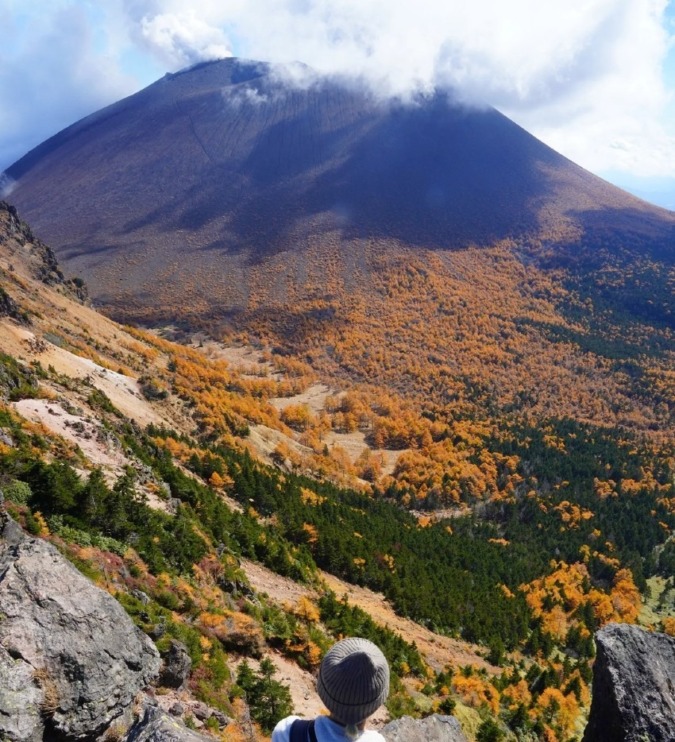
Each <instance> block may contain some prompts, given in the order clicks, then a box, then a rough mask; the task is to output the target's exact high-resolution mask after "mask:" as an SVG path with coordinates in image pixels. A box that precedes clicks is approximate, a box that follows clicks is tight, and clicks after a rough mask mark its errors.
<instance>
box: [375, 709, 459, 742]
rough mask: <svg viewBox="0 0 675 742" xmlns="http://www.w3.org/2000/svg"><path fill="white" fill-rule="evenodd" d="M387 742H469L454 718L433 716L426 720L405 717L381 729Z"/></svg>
mask: <svg viewBox="0 0 675 742" xmlns="http://www.w3.org/2000/svg"><path fill="white" fill-rule="evenodd" d="M380 734H382V736H383V737H384V738H385V739H386V740H387V742H417V740H425V742H467V738H466V737H465V736H464V732H463V731H462V727H461V726H460V725H459V721H458V720H457V719H456V718H455V717H454V716H441V715H440V714H433V715H432V716H427V717H426V719H412V718H411V717H410V716H403V717H401V718H400V719H396V720H395V721H390V722H389V724H387V725H386V726H385V727H383V728H382V729H380Z"/></svg>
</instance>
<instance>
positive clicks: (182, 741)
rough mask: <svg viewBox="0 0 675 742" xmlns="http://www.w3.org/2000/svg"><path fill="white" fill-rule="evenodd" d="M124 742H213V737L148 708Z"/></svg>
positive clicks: (151, 707)
mask: <svg viewBox="0 0 675 742" xmlns="http://www.w3.org/2000/svg"><path fill="white" fill-rule="evenodd" d="M124 742H213V737H205V736H204V735H203V734H198V733H197V732H193V731H192V730H191V729H188V728H187V727H186V726H185V724H183V723H182V722H180V721H178V719H176V718H174V717H172V716H169V715H168V714H165V713H163V712H162V711H160V709H158V708H155V707H153V706H148V707H147V708H146V709H145V713H144V714H143V718H142V719H141V720H140V721H139V722H137V723H136V724H135V725H134V726H133V727H132V729H131V730H130V731H129V734H128V735H127V736H126V737H125V738H124Z"/></svg>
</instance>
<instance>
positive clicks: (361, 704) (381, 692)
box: [272, 638, 389, 742]
mask: <svg viewBox="0 0 675 742" xmlns="http://www.w3.org/2000/svg"><path fill="white" fill-rule="evenodd" d="M317 692H318V693H319V697H320V698H321V700H322V701H323V703H324V705H325V706H326V708H327V709H328V711H330V716H329V717H328V716H319V717H317V718H316V719H315V720H314V721H313V722H312V724H311V725H307V724H306V723H300V724H297V723H296V722H298V721H299V717H297V716H289V717H287V718H285V719H282V720H281V721H280V722H279V723H278V724H277V725H276V727H275V728H274V732H273V733H272V742H314V740H316V742H345V741H351V740H359V742H384V737H383V736H382V735H381V734H379V733H378V732H374V731H371V730H366V729H365V724H366V720H367V719H368V717H369V716H371V714H373V713H375V711H377V709H378V708H379V707H380V706H381V705H382V704H383V703H384V702H385V701H386V700H387V696H388V695H389V665H388V663H387V660H386V658H385V656H384V655H383V654H382V652H381V651H380V650H379V648H378V647H377V646H376V645H375V644H373V643H372V642H370V641H368V640H367V639H357V638H350V639H343V640H342V641H340V642H338V643H337V644H335V645H334V646H333V647H332V648H331V649H330V650H329V651H328V653H327V654H326V656H325V657H324V658H323V661H322V663H321V667H320V668H319V677H318V679H317ZM294 724H295V727H294ZM307 726H310V728H309V729H306V728H305V727H307ZM299 733H300V736H299ZM312 733H313V734H312Z"/></svg>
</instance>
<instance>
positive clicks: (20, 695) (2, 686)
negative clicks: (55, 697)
mask: <svg viewBox="0 0 675 742" xmlns="http://www.w3.org/2000/svg"><path fill="white" fill-rule="evenodd" d="M43 703H44V693H43V691H42V689H41V688H40V687H39V686H38V684H37V682H36V679H35V673H34V670H33V668H32V667H31V666H30V665H29V664H28V663H27V662H24V661H23V660H22V659H14V658H13V657H11V656H10V654H9V652H7V650H5V649H4V648H3V647H2V646H0V739H3V740H8V741H9V742H16V741H17V740H24V741H25V742H39V741H40V740H42V734H43V731H44V730H43V724H42V714H41V709H42V706H43Z"/></svg>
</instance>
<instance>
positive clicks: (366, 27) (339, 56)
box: [127, 0, 675, 174]
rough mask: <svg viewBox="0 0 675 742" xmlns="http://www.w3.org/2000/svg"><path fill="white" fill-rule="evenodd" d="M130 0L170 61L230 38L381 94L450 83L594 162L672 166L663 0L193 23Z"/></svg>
mask: <svg viewBox="0 0 675 742" xmlns="http://www.w3.org/2000/svg"><path fill="white" fill-rule="evenodd" d="M127 4H128V8H129V9H130V10H131V11H132V12H133V13H135V15H136V18H137V20H138V21H139V22H140V23H141V25H142V26H143V29H144V33H145V34H146V37H148V38H150V37H152V38H153V40H154V44H155V47H156V48H157V49H162V50H163V51H164V52H166V53H167V54H168V55H169V56H170V57H171V59H172V62H173V64H179V63H180V62H181V61H183V62H185V63H187V62H189V61H195V55H196V56H197V57H199V58H204V57H206V56H209V55H216V54H218V53H228V52H229V50H230V49H231V48H234V49H235V51H236V53H237V54H238V55H239V56H247V57H249V58H253V59H265V60H272V61H276V62H288V63H290V62H294V61H296V62H297V61H301V62H304V63H306V64H308V65H309V66H310V67H313V68H315V69H316V70H318V71H320V72H323V73H341V74H347V75H354V76H358V77H360V78H362V79H364V80H366V81H368V82H369V84H370V85H371V87H372V89H373V90H374V91H376V92H377V93H378V94H381V95H398V96H403V97H406V96H409V95H410V94H411V93H415V92H420V91H422V92H424V91H429V90H431V89H433V88H434V87H436V86H439V85H440V86H446V87H451V88H453V89H454V90H456V91H457V93H458V94H459V95H460V96H461V97H462V98H463V99H464V100H465V101H467V102H481V101H484V102H487V103H490V104H492V105H495V106H497V107H498V108H500V109H501V110H503V111H504V112H505V113H507V115H509V116H511V117H512V118H514V119H515V120H516V121H518V122H519V123H521V124H522V125H524V126H525V127H526V128H528V129H529V130H530V131H532V132H533V133H534V134H535V135H537V136H539V137H540V138H542V139H544V140H545V141H546V142H547V143H549V144H551V145H552V146H553V147H555V148H556V149H559V150H560V151H562V152H563V154H566V155H567V156H568V157H570V158H572V159H574V160H576V161H578V162H580V164H583V165H584V166H586V167H588V168H590V169H594V170H599V169H600V170H601V169H608V168H610V167H614V168H616V169H631V170H632V171H635V172H639V173H640V174H662V173H663V172H664V171H669V172H673V173H674V174H675V157H673V154H675V141H674V139H673V137H672V132H669V131H668V130H667V128H666V126H665V125H664V123H663V121H662V116H663V111H664V107H665V105H666V103H667V99H668V95H667V91H666V89H665V87H664V84H663V80H662V67H663V63H664V59H665V56H666V53H667V51H668V43H669V39H668V34H667V32H666V30H665V17H664V16H665V11H666V6H667V0H547V1H546V2H541V0H510V2H508V3H505V2H504V1H503V0H473V1H472V2H471V3H467V2H466V1H465V0H418V2H416V3H411V2H410V0H255V2H252V1H251V0H229V2H221V1H220V0H195V1H194V2H193V3H192V5H191V7H192V9H193V16H192V17H191V20H190V18H189V17H186V16H185V13H184V10H183V7H184V6H183V2H182V0H148V1H147V2H143V0H127ZM197 19H199V22H197ZM178 29H180V30H181V33H180V34H179V33H178ZM207 29H210V30H211V31H210V32H208V31H207ZM151 30H152V31H153V33H152V34H151V33H150V31H151ZM188 47H189V49H190V51H189V52H188V51H187V49H188ZM219 50H220V52H219ZM619 145H620V146H619Z"/></svg>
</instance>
